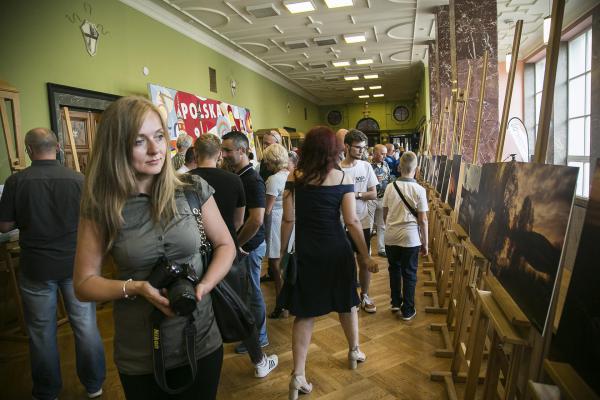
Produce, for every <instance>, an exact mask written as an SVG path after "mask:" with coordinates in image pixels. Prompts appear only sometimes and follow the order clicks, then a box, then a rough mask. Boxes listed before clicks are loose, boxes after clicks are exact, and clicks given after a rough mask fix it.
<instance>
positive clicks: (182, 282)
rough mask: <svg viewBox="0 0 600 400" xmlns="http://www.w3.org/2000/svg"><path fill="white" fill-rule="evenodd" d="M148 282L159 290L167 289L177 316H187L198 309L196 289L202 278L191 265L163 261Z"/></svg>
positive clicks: (155, 267) (156, 267)
mask: <svg viewBox="0 0 600 400" xmlns="http://www.w3.org/2000/svg"><path fill="white" fill-rule="evenodd" d="M148 282H150V284H151V285H152V286H154V287H155V288H157V289H167V298H168V299H169V303H170V306H171V309H172V310H173V312H175V314H177V315H181V316H186V315H190V314H191V313H192V312H194V310H195V309H196V291H195V288H196V286H197V285H198V283H200V278H198V275H197V274H196V271H194V267H192V266H191V265H189V264H174V263H170V262H169V261H168V260H166V259H161V260H160V261H159V262H158V263H157V264H156V265H155V266H154V269H153V270H152V273H151V274H150V277H149V278H148Z"/></svg>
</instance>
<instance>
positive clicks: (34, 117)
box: [0, 0, 319, 182]
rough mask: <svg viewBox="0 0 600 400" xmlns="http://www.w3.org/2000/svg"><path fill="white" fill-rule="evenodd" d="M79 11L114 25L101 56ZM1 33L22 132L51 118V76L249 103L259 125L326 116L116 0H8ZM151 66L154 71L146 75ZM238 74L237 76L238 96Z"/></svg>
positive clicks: (0, 151)
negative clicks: (85, 33)
mask: <svg viewBox="0 0 600 400" xmlns="http://www.w3.org/2000/svg"><path fill="white" fill-rule="evenodd" d="M85 3H87V4H89V5H90V6H91V7H90V8H87V9H86V8H84V4H85ZM90 9H91V15H90V14H89V12H88V11H89V10H90ZM74 13H75V14H78V15H79V17H80V18H81V19H82V20H83V19H84V18H87V19H89V20H90V21H92V22H93V23H96V24H102V25H103V27H104V30H105V31H107V32H108V34H106V35H101V36H100V38H99V43H98V51H97V53H96V55H95V56H94V57H90V56H89V55H88V53H87V51H86V49H85V45H84V42H83V37H82V34H81V31H80V28H79V26H80V22H78V21H77V20H75V22H73V23H72V22H71V21H69V19H68V18H67V15H69V16H72V15H73V14H74ZM0 37H1V38H2V39H1V40H0V60H2V61H1V62H0V80H5V81H7V82H9V83H10V84H11V85H12V86H14V87H16V88H17V89H18V90H19V92H20V102H21V126H22V131H23V132H22V133H23V134H24V133H25V132H27V130H29V129H30V128H33V127H36V126H48V127H49V125H50V116H49V108H48V98H47V92H46V83H47V82H52V83H57V84H61V85H67V86H74V87H78V88H83V89H89V90H95V91H100V92H107V93H113V94H117V95H131V94H140V95H147V84H148V83H156V84H159V85H162V86H167V87H171V88H175V89H179V90H185V91H187V92H191V93H195V94H198V95H201V96H206V97H209V98H213V99H217V100H221V101H225V102H228V103H232V104H235V105H238V106H244V107H247V108H249V109H250V111H251V112H252V122H253V125H254V128H255V129H260V128H270V127H281V126H290V127H294V128H296V129H298V130H300V131H307V130H308V129H309V128H310V127H312V126H314V125H316V124H317V123H318V121H319V110H318V107H317V106H316V105H315V104H313V103H311V102H310V101H308V100H305V99H304V98H302V97H300V96H298V95H296V94H295V93H293V92H291V91H289V90H287V89H285V88H283V87H282V86H280V85H278V84H276V83H274V82H272V81H270V80H269V79H267V78H265V77H263V76H262V75H259V74H257V73H255V72H253V71H251V70H249V69H247V68H245V67H243V66H242V65H241V64H238V63H236V62H234V61H232V60H230V59H229V58H226V57H225V56H222V55H221V54H219V53H217V52H215V51H213V50H211V49H209V48H207V47H205V46H203V45H201V44H199V43H197V42H195V41H193V40H192V39H190V38H188V37H187V36H184V35H182V34H180V33H179V32H176V31H175V30H173V29H171V28H169V27H167V26H165V25H163V24H161V23H159V22H157V21H155V20H153V19H151V18H150V17H147V16H145V15H144V14H141V13H140V12H138V11H136V10H134V9H132V8H130V7H129V6H126V5H124V4H122V3H120V2H118V1H116V0H87V1H86V2H83V1H69V0H52V1H41V0H38V1H23V0H4V1H2V11H1V12H0ZM144 66H146V67H148V68H149V69H150V74H149V76H144V75H143V74H142V69H143V67H144ZM208 67H212V68H214V69H216V70H217V88H218V92H217V93H213V92H210V90H209V81H208ZM231 78H234V79H235V80H236V81H237V82H238V89H237V94H236V96H235V97H233V96H232V95H231V90H230V89H229V81H230V79H231ZM288 103H289V104H290V109H289V112H288V108H287V104H288ZM305 108H306V109H307V119H305V118H304V109H305ZM0 141H1V143H0V146H1V147H0V182H4V180H5V179H6V177H7V176H8V174H9V168H8V156H7V153H6V145H5V143H4V137H3V136H0ZM27 162H29V160H27Z"/></svg>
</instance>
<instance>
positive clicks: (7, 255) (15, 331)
mask: <svg viewBox="0 0 600 400" xmlns="http://www.w3.org/2000/svg"><path fill="white" fill-rule="evenodd" d="M18 247H19V246H18V243H17V242H5V243H1V244H0V273H6V274H8V283H7V285H6V286H7V287H6V289H7V290H6V299H4V301H3V303H4V304H7V305H8V299H9V296H11V295H12V296H13V299H14V304H15V311H16V314H17V326H16V327H14V328H7V329H5V327H4V326H3V327H2V330H3V331H2V333H0V340H9V341H18V342H26V341H27V340H28V337H27V325H26V324H25V314H24V312H23V301H22V300H21V292H20V290H19V282H18V278H17V264H18V262H19V255H18ZM4 311H6V310H4ZM3 314H4V315H6V312H3ZM5 322H6V321H3V324H4V323H5Z"/></svg>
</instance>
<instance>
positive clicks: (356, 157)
mask: <svg viewBox="0 0 600 400" xmlns="http://www.w3.org/2000/svg"><path fill="white" fill-rule="evenodd" d="M366 149H367V136H366V135H365V134H364V133H362V132H361V131H359V130H357V129H350V130H349V131H348V133H347V134H346V136H345V137H344V153H345V158H344V160H343V161H341V162H340V167H341V168H342V170H343V171H344V172H345V173H346V174H347V175H348V176H350V177H351V178H352V180H353V181H354V192H355V195H356V215H357V216H358V218H359V219H360V222H361V224H362V227H363V233H364V235H365V241H366V242H367V249H369V251H370V243H371V226H372V225H373V216H372V215H369V208H368V204H367V203H368V201H369V200H376V199H377V189H376V187H377V183H378V181H377V177H376V176H375V172H373V168H371V164H369V163H368V162H366V161H362V160H361V158H362V155H363V152H365V151H366ZM350 243H351V244H352V247H353V249H354V251H356V246H354V243H353V242H352V239H350ZM359 281H360V289H361V296H360V298H361V308H362V309H363V310H365V311H366V312H368V313H374V312H376V311H377V307H376V306H375V303H373V301H372V300H371V299H370V298H369V285H370V283H371V273H370V272H369V271H368V270H366V269H362V268H359Z"/></svg>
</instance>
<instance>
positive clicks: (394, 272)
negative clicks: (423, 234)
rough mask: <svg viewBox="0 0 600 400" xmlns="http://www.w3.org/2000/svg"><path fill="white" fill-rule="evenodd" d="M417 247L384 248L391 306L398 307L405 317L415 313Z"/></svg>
mask: <svg viewBox="0 0 600 400" xmlns="http://www.w3.org/2000/svg"><path fill="white" fill-rule="evenodd" d="M420 249H421V246H417V247H400V246H385V252H386V255H387V259H388V263H389V265H390V267H389V273H390V291H391V297H392V306H396V307H400V311H401V312H402V314H404V315H405V316H409V315H411V314H412V313H413V312H414V311H415V287H416V286H417V263H418V261H419V250H420Z"/></svg>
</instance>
